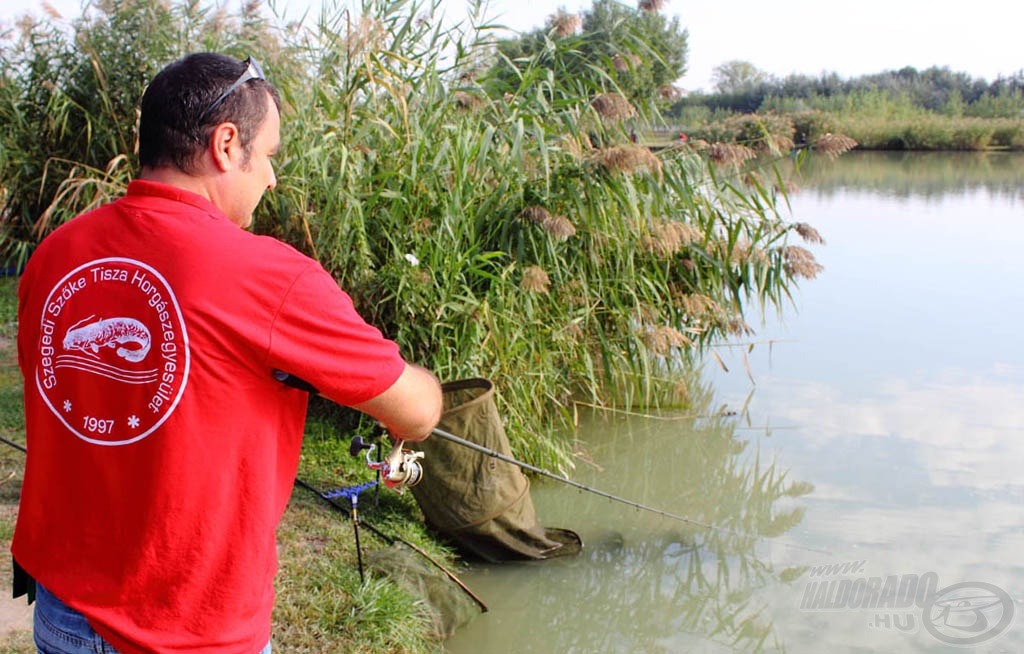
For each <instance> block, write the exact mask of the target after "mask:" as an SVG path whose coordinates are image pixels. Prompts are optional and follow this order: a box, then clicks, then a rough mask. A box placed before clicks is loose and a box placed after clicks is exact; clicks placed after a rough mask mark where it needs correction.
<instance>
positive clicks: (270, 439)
mask: <svg viewBox="0 0 1024 654" xmlns="http://www.w3.org/2000/svg"><path fill="white" fill-rule="evenodd" d="M279 127H280V114H279V96H278V93H277V91H276V89H274V87H273V86H271V85H270V84H269V83H268V82H267V81H266V80H265V79H264V76H263V72H262V70H261V69H260V67H259V65H258V64H257V63H256V62H255V61H253V60H252V59H248V60H246V61H245V62H239V61H237V60H235V59H233V58H230V57H224V56H221V55H216V54H195V55H191V56H188V57H185V58H183V59H181V60H179V61H177V62H174V63H172V64H171V65H169V66H168V67H167V68H165V69H164V70H163V71H161V72H160V73H159V74H158V75H157V76H156V77H155V78H154V80H153V81H152V83H151V84H150V86H149V88H148V89H147V90H146V93H145V95H144V97H143V99H142V107H141V118H140V124H139V159H140V163H141V166H142V170H141V175H140V176H139V179H137V180H135V181H133V182H131V184H129V187H128V191H127V194H126V196H125V197H123V198H121V199H119V200H117V201H115V202H113V203H111V204H109V205H106V206H104V207H101V208H99V209H97V210H95V211H93V212H90V213H87V214H84V215H82V216H79V217H77V218H75V219H74V220H72V221H70V222H69V223H67V224H65V225H63V226H62V227H60V228H59V229H57V230H55V231H54V232H53V234H51V235H50V236H49V237H48V238H47V239H46V240H45V241H44V242H43V243H42V244H41V245H40V246H39V248H38V249H37V250H36V251H35V253H34V254H33V256H32V257H31V259H30V261H29V263H28V266H27V267H26V270H25V273H24V276H23V278H22V283H21V287H20V289H19V310H18V319H19V330H18V354H19V363H20V366H21V369H22V372H23V374H24V378H25V417H26V429H27V440H28V451H29V454H28V458H27V462H26V471H25V481H24V488H23V492H22V499H21V506H20V511H19V515H18V523H17V527H16V531H15V535H14V542H13V545H12V550H13V554H14V558H15V561H16V563H17V564H18V565H17V567H18V568H20V569H22V570H23V571H27V573H28V575H31V577H32V578H34V579H35V581H36V602H37V603H36V622H35V637H36V643H37V646H38V647H39V649H40V651H42V652H80V651H82V652H84V651H89V652H94V651H114V650H116V651H118V652H122V653H123V654H131V653H133V652H171V651H174V652H184V651H188V652H218V653H236V652H237V653H239V654H256V653H257V652H261V651H263V652H269V651H270V645H269V642H270V615H271V609H272V604H273V576H274V574H275V571H276V565H277V559H276V542H275V529H276V526H277V523H278V521H279V520H280V518H281V515H282V513H283V511H284V508H285V506H286V503H287V501H288V498H289V495H290V491H291V487H292V482H293V480H294V475H295V472H296V469H297V466H298V458H299V451H300V445H301V438H302V431H303V423H304V420H305V413H306V405H307V395H306V394H305V393H303V392H302V391H299V390H296V389H294V388H290V387H288V386H285V385H284V384H281V383H280V382H278V381H277V379H276V378H275V373H276V372H277V371H283V372H285V373H289V374H291V375H294V376H295V377H297V378H300V379H302V380H305V381H307V382H309V383H310V384H312V385H313V386H315V387H316V388H317V389H319V391H320V392H321V393H322V394H323V395H325V396H327V397H328V398H330V399H332V400H334V401H336V402H338V403H340V404H344V405H348V406H352V407H355V408H356V409H358V410H360V411H363V412H365V413H367V414H369V415H370V416H372V417H374V418H376V419H377V420H378V421H380V422H381V423H382V424H383V425H384V426H385V427H386V428H387V429H388V431H389V432H390V434H391V436H392V437H393V438H396V439H404V440H412V441H415V440H421V439H423V438H426V437H427V435H428V434H429V433H430V431H431V429H432V428H433V427H434V426H435V424H436V423H437V421H438V419H439V416H440V411H441V391H440V386H439V384H438V382H437V379H436V378H435V377H434V376H433V375H432V374H431V373H429V372H427V371H426V370H424V369H422V368H419V367H417V366H414V365H410V364H407V363H405V362H404V361H403V360H402V358H401V357H400V356H399V354H398V350H397V347H396V346H395V344H394V343H393V342H391V341H389V340H386V339H384V338H383V337H382V336H381V334H380V332H378V331H377V330H376V329H374V328H373V327H370V326H369V325H367V324H366V323H365V322H364V321H363V320H362V319H361V318H360V317H359V316H358V315H357V314H356V312H355V311H354V309H353V307H352V303H351V300H350V299H349V297H348V296H347V295H346V294H344V293H343V292H342V291H340V290H339V288H338V286H337V284H336V283H335V281H334V280H333V279H332V278H331V277H330V275H328V274H327V273H326V272H325V271H324V269H323V268H322V267H321V266H320V265H319V264H317V263H316V262H315V261H313V260H311V259H309V258H307V257H305V256H303V255H301V254H299V253H298V252H296V251H295V250H293V249H292V248H290V247H288V246H286V245H285V244H283V243H281V242H279V241H276V240H274V239H272V238H268V237H260V236H255V235H253V234H251V233H250V232H248V231H246V230H245V229H243V228H245V227H247V226H248V225H249V224H250V223H251V221H252V212H253V210H254V208H255V207H256V205H257V204H258V202H259V200H260V198H261V197H262V195H263V193H264V191H266V190H268V189H272V188H274V186H275V184H276V179H275V176H274V169H273V165H272V157H273V156H274V155H275V154H276V153H277V151H278V147H279ZM94 644H95V645H94ZM104 648H106V649H104ZM111 648H113V649H111Z"/></svg>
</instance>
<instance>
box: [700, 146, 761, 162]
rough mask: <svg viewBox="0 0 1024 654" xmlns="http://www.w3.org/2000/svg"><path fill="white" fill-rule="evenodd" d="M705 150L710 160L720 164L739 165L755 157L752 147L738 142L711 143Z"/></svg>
mask: <svg viewBox="0 0 1024 654" xmlns="http://www.w3.org/2000/svg"><path fill="white" fill-rule="evenodd" d="M705 152H707V155H708V158H709V159H711V161H713V162H715V163H716V164H718V165H720V166H741V165H743V163H745V162H747V161H749V160H751V159H754V158H755V157H757V153H756V152H754V150H753V149H751V148H749V147H747V146H745V145H741V144H739V143H712V144H711V145H709V146H707V149H706V150H705Z"/></svg>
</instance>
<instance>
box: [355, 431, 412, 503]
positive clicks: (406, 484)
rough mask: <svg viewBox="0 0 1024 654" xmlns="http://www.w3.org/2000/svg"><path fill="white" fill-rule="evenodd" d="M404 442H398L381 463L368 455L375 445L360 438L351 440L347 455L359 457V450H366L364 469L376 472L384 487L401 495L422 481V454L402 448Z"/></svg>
mask: <svg viewBox="0 0 1024 654" xmlns="http://www.w3.org/2000/svg"><path fill="white" fill-rule="evenodd" d="M404 444H405V441H398V442H396V443H395V445H394V447H392V448H391V453H390V454H388V456H387V458H386V459H384V460H383V461H374V460H373V459H372V458H370V454H371V453H372V452H373V450H374V449H376V447H377V446H376V445H374V444H372V443H367V442H365V441H363V439H362V437H361V436H356V437H355V438H353V439H352V445H350V446H349V448H348V453H349V454H351V455H352V456H359V452H360V451H361V450H366V467H367V468H369V469H370V470H376V471H378V472H379V473H380V477H381V479H382V480H384V485H385V486H387V487H388V488H390V489H392V490H394V491H396V492H398V493H401V492H403V491H404V490H405V489H406V488H412V487H413V486H415V485H416V484H418V483H420V481H421V480H422V479H423V465H422V464H421V463H420V459H422V458H423V457H424V454H423V452H416V451H413V450H410V449H407V448H404V447H402V445H404Z"/></svg>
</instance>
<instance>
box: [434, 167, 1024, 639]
mask: <svg viewBox="0 0 1024 654" xmlns="http://www.w3.org/2000/svg"><path fill="white" fill-rule="evenodd" d="M802 186H803V190H801V191H799V192H797V193H796V194H795V195H794V196H793V197H792V198H791V200H792V211H793V219H794V220H800V221H805V222H809V223H810V224H812V225H813V226H814V227H815V228H817V229H818V230H819V231H820V232H821V233H822V235H823V236H824V237H825V239H826V241H827V244H826V245H825V246H821V247H814V248H813V249H814V251H815V255H816V256H817V257H818V260H819V261H820V262H821V263H822V264H823V265H824V266H825V271H824V274H823V275H821V276H820V277H818V278H817V279H815V280H814V281H812V282H806V283H804V284H803V286H802V287H801V288H800V289H799V292H798V294H797V295H796V297H795V306H794V307H793V309H792V310H791V311H787V312H786V313H785V315H784V316H782V317H781V318H776V317H773V316H769V319H768V320H767V321H766V323H765V324H763V325H760V326H758V335H757V337H756V340H757V344H756V345H755V346H754V348H753V350H749V349H748V347H746V346H744V347H736V348H727V349H721V350H719V354H720V355H721V357H722V358H723V360H724V361H725V363H726V365H727V367H728V369H729V372H728V373H726V372H724V371H722V370H721V369H720V368H718V367H717V366H715V365H714V364H709V366H708V368H707V370H706V371H705V375H706V379H707V383H709V384H710V386H711V387H712V388H713V392H712V391H711V390H708V393H709V395H710V394H713V399H712V398H711V397H710V396H700V394H699V393H698V395H699V397H700V399H701V401H702V402H704V404H698V406H702V407H703V409H698V410H697V412H698V413H703V414H704V415H705V416H707V414H708V413H711V414H714V415H713V416H712V417H704V418H694V417H690V418H685V419H680V420H672V421H669V420H653V419H648V418H636V417H621V416H620V417H608V416H605V417H601V418H595V419H594V421H593V422H590V423H587V424H585V425H583V426H582V427H581V429H580V434H582V435H584V436H585V437H586V439H587V442H585V443H583V444H582V449H583V450H584V451H585V452H586V453H587V454H588V455H589V457H590V458H591V459H592V460H593V461H595V462H596V463H597V465H599V466H601V467H600V468H598V467H588V466H584V465H581V466H580V468H579V469H578V470H577V472H576V474H575V475H574V476H575V477H576V478H577V479H579V480H580V481H581V482H583V483H586V484H590V485H593V486H596V487H598V488H601V489H603V490H607V491H608V492H612V493H615V494H618V495H622V496H625V497H629V498H631V499H635V500H637V501H640V502H643V503H644V504H649V505H652V506H657V507H662V508H664V509H666V510H669V511H672V512H674V513H680V514H683V515H687V516H690V517H692V518H693V519H694V520H698V521H700V522H702V523H705V524H713V525H717V526H721V527H723V528H725V529H726V530H727V531H715V530H711V531H709V532H705V531H702V530H701V529H697V528H694V527H693V526H691V525H685V524H680V523H668V522H667V521H665V520H663V519H660V518H657V517H656V516H651V515H647V514H642V513H637V512H635V511H633V510H632V509H629V508H627V507H622V506H618V505H613V504H610V503H609V502H607V501H605V500H601V499H600V498H596V497H592V496H587V495H585V494H579V493H577V492H576V491H573V490H571V489H566V488H564V487H554V486H551V485H544V486H542V487H538V488H536V489H535V492H534V496H535V502H536V504H537V508H538V513H539V515H540V516H541V519H542V520H543V521H544V522H545V523H546V524H550V525H552V526H566V527H571V528H574V529H578V530H579V531H580V532H581V533H582V534H583V536H584V539H585V540H586V542H587V544H588V547H587V549H586V550H585V552H584V555H583V556H582V557H581V558H579V559H577V560H573V561H560V562H557V563H556V564H554V565H552V563H555V562H548V563H542V564H538V565H527V566H515V567H507V568H505V567H492V568H484V569H474V570H472V571H470V572H469V573H468V574H467V576H466V579H467V581H468V582H469V583H470V585H471V586H473V587H474V589H476V590H478V591H479V592H481V594H482V595H483V596H484V597H485V599H486V600H487V601H488V602H489V603H490V604H491V606H492V613H490V614H488V615H486V616H482V617H481V618H479V619H478V620H476V621H475V622H474V623H472V624H470V625H469V626H468V627H467V628H466V629H465V630H464V631H463V632H460V633H458V634H456V636H455V638H453V639H452V641H451V643H450V646H449V651H450V652H453V653H455V654H459V653H468V652H474V653H478V654H486V653H492V652H493V653H497V652H501V653H503V654H505V653H509V652H555V651H569V652H633V651H637V650H641V651H651V652H715V651H725V650H728V651H741V652H754V651H787V652H797V653H801V654H803V653H808V654H817V653H818V652H829V654H845V653H848V652H893V651H899V652H946V651H951V647H950V642H951V641H950V640H942V638H941V637H942V636H944V635H946V636H948V633H946V634H944V633H943V632H942V631H941V628H947V629H948V628H952V627H950V626H949V625H944V624H940V625H938V626H936V625H935V624H932V622H931V621H930V620H931V619H932V618H934V619H936V620H940V619H946V618H949V617H950V616H949V615H946V616H945V618H943V617H942V611H941V610H939V611H933V612H929V611H928V610H926V609H927V608H931V609H936V607H935V606H932V607H925V606H917V605H914V606H912V607H909V608H907V609H901V610H897V609H896V608H889V607H886V606H884V603H881V604H882V605H876V604H870V605H869V606H868V607H866V608H865V607H856V608H851V607H850V606H845V607H839V608H837V607H830V606H829V605H828V602H826V601H821V602H818V603H817V604H813V603H812V604H810V605H805V604H804V599H805V595H806V594H807V593H813V594H814V596H815V598H816V597H817V593H818V591H819V589H820V586H817V585H812V584H818V583H820V582H821V581H823V580H826V581H838V580H839V579H840V576H836V575H834V574H831V573H826V572H823V570H828V569H831V568H830V566H834V565H837V564H844V563H856V564H857V571H856V573H851V574H847V575H846V576H845V577H844V578H846V579H848V580H850V582H851V585H852V584H853V583H854V582H856V581H861V583H862V585H866V584H867V583H868V582H869V580H872V579H874V580H876V581H875V582H872V583H877V584H879V586H880V587H881V585H882V584H883V583H884V581H885V580H886V579H888V578H895V579H897V580H901V579H909V578H911V577H912V576H914V575H916V576H917V577H919V578H920V577H923V576H925V575H929V578H934V579H936V580H937V581H936V583H937V585H938V587H939V588H940V589H943V588H947V587H955V586H957V585H958V584H986V585H987V586H977V588H983V589H984V588H989V587H995V588H998V589H1001V590H1003V591H1005V592H1006V593H1007V594H1008V597H1009V598H1010V601H1011V603H1014V604H1015V606H1016V608H1017V611H1016V613H1017V614H1018V615H1017V617H1016V619H1015V622H1012V623H1011V624H1010V626H1009V627H1008V628H1006V629H1005V631H1004V632H1002V633H1000V634H998V637H996V638H994V639H992V640H988V641H985V642H983V643H982V644H981V646H980V647H978V648H977V649H976V650H975V651H982V652H1016V651H1024V618H1022V617H1021V616H1022V615H1024V594H1022V592H1021V590H1020V589H1022V588H1024V563H1022V561H1021V557H1020V552H1021V551H1024V508H1022V506H1024V476H1022V475H1021V473H1020V471H1021V470H1022V469H1024V403H1022V402H1021V398H1022V397H1024V348H1021V346H1020V329H1021V328H1020V326H1021V325H1022V324H1024V284H1022V283H1020V280H1022V279H1024V258H1022V257H1021V256H1020V244H1021V243H1022V242H1024V215H1022V213H1021V205H1020V202H1019V199H1020V197H1021V195H1022V194H1024V155H1021V154H1006V153H994V154H983V155H977V154H963V155H949V154H937V155H907V154H896V155H890V154H877V153H855V154H853V155H848V156H845V157H842V158H840V159H838V160H836V161H832V162H828V161H823V160H818V161H816V162H811V164H810V165H809V167H808V168H807V169H806V177H805V179H804V181H803V182H802ZM744 357H745V358H746V361H744V360H743V359H744ZM747 369H749V370H750V377H753V381H752V380H751V379H750V377H748V374H747ZM721 407H725V408H726V409H727V412H726V413H725V414H723V413H721V412H720V411H719V408H721ZM783 472H785V475H783ZM812 485H813V491H811V488H812ZM808 491H811V492H808ZM732 532H736V533H732ZM737 533H738V534H743V535H742V536H739V535H737ZM747 535H754V536H756V537H757V538H754V537H750V536H747ZM810 550H817V551H810ZM821 551H827V552H829V554H823V553H821ZM939 608H940V609H941V607H939ZM997 608H998V607H997ZM972 615H973V614H972ZM990 617H991V620H990V624H993V625H995V624H998V623H999V622H1000V620H999V619H998V616H990ZM940 622H941V620H940ZM549 623H553V624H554V625H556V626H555V627H552V628H549V627H548V626H547V625H548V624H549ZM936 634H938V635H936Z"/></svg>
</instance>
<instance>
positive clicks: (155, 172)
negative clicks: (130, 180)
mask: <svg viewBox="0 0 1024 654" xmlns="http://www.w3.org/2000/svg"><path fill="white" fill-rule="evenodd" d="M139 179H144V180H147V181H150V182H157V183H160V184H167V185H168V186H177V187H178V188H181V189H184V190H186V191H190V192H192V193H195V194H196V195H200V196H202V197H204V198H206V199H207V200H210V201H211V202H212V201H213V194H212V193H211V192H210V191H211V189H210V188H209V186H208V184H207V182H208V181H209V180H208V179H207V178H204V177H201V176H196V175H189V174H188V173H185V172H182V171H180V170H178V169H177V168H171V167H169V166H163V167H160V168H154V167H149V166H143V168H142V170H141V171H140V173H139Z"/></svg>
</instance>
